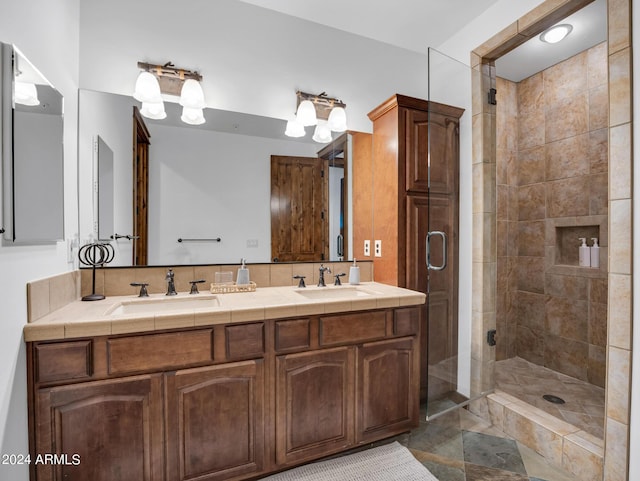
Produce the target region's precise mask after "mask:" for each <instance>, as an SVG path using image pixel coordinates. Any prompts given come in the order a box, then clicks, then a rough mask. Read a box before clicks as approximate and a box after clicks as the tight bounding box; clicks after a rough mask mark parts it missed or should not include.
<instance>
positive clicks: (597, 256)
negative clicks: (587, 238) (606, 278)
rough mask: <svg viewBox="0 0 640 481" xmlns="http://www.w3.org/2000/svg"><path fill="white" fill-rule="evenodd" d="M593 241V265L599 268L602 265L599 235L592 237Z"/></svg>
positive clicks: (591, 248) (591, 252)
mask: <svg viewBox="0 0 640 481" xmlns="http://www.w3.org/2000/svg"><path fill="white" fill-rule="evenodd" d="M591 241H592V242H593V245H592V246H591V247H589V253H590V259H591V267H595V268H596V269H597V268H599V267H600V246H599V245H598V238H597V237H592V238H591Z"/></svg>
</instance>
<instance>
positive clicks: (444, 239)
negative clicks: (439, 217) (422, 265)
mask: <svg viewBox="0 0 640 481" xmlns="http://www.w3.org/2000/svg"><path fill="white" fill-rule="evenodd" d="M434 235H437V236H440V237H442V265H441V266H434V265H432V264H431V236H434ZM425 243H426V249H427V269H429V270H431V271H443V270H444V269H445V268H446V267H447V234H445V233H444V232H442V231H441V230H434V231H431V232H428V233H427V239H426V242H425Z"/></svg>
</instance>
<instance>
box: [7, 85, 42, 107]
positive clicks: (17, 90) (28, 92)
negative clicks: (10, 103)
mask: <svg viewBox="0 0 640 481" xmlns="http://www.w3.org/2000/svg"><path fill="white" fill-rule="evenodd" d="M13 95H14V100H15V102H16V103H17V104H22V105H31V106H33V105H39V104H40V100H38V90H37V89H36V86H35V84H32V83H28V82H18V81H16V82H15V84H14V92H13Z"/></svg>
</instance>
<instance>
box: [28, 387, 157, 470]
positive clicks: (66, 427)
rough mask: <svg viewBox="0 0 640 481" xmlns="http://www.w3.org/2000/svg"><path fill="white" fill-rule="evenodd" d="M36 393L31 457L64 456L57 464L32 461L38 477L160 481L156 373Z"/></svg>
mask: <svg viewBox="0 0 640 481" xmlns="http://www.w3.org/2000/svg"><path fill="white" fill-rule="evenodd" d="M36 396H37V412H36V413H35V414H36V420H37V421H36V445H35V446H36V449H35V455H37V454H45V453H53V454H57V455H66V459H65V457H64V456H63V458H62V459H63V460H64V462H63V463H62V464H58V463H55V464H53V465H52V464H50V463H48V464H37V465H36V466H35V468H36V475H37V479H38V481H43V480H57V481H63V480H64V481H87V480H91V481H131V480H133V479H135V480H145V481H147V480H148V481H156V480H162V479H164V477H163V467H164V462H163V430H162V376H160V375H152V376H137V377H133V378H125V379H117V380H106V381H96V382H87V383H82V384H74V385H71V386H62V387H55V388H50V389H40V390H39V391H38V392H37V393H36ZM75 454H77V455H78V456H79V457H78V458H75V459H76V460H78V461H79V462H78V463H77V465H74V457H73V456H74V455H75ZM32 461H33V462H34V463H35V461H36V459H33V460H32Z"/></svg>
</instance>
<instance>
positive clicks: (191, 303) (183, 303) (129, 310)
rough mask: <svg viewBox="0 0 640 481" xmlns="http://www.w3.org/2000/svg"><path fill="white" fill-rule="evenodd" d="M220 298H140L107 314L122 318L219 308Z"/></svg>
mask: <svg viewBox="0 0 640 481" xmlns="http://www.w3.org/2000/svg"><path fill="white" fill-rule="evenodd" d="M219 306H220V299H218V296H207V295H199V294H197V295H193V296H189V297H186V296H180V297H169V296H167V297H157V298H149V299H145V298H139V299H132V300H130V301H123V302H120V303H118V304H116V305H115V306H113V307H111V308H110V309H109V310H108V311H107V312H106V314H107V315H109V316H122V315H126V314H143V313H149V314H154V313H162V312H167V311H181V310H190V309H207V308H211V307H219Z"/></svg>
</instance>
